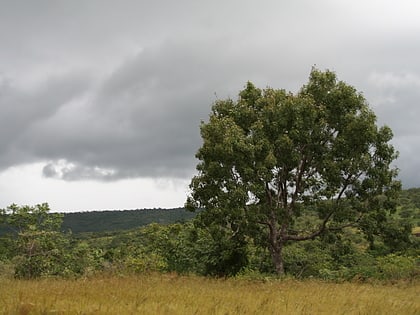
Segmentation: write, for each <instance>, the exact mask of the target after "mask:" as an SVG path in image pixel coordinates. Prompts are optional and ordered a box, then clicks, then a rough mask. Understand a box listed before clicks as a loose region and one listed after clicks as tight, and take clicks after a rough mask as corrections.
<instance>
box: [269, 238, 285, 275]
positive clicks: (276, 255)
mask: <svg viewBox="0 0 420 315" xmlns="http://www.w3.org/2000/svg"><path fill="white" fill-rule="evenodd" d="M278 245H280V244H278ZM271 256H272V259H273V264H274V268H275V270H276V273H277V275H278V276H283V275H284V261H283V246H282V245H280V246H277V248H273V249H272V252H271Z"/></svg>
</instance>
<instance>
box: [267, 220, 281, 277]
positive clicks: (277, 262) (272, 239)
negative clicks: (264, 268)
mask: <svg viewBox="0 0 420 315" xmlns="http://www.w3.org/2000/svg"><path fill="white" fill-rule="evenodd" d="M273 221H274V220H273ZM268 227H269V235H268V237H269V244H270V245H269V249H270V253H271V259H272V260H273V265H274V269H275V270H276V273H277V275H279V276H282V275H284V262H283V245H284V242H283V241H282V239H281V238H280V239H279V231H278V230H277V228H276V225H275V222H271V224H269V225H268Z"/></svg>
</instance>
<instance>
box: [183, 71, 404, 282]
mask: <svg viewBox="0 0 420 315" xmlns="http://www.w3.org/2000/svg"><path fill="white" fill-rule="evenodd" d="M201 136H202V138H203V145H202V147H201V148H200V149H199V150H198V153H197V154H196V157H197V158H198V159H199V160H200V162H199V164H198V165H197V170H198V175H197V176H195V177H194V178H193V179H192V181H191V184H190V189H191V194H190V196H189V198H188V200H187V203H186V206H187V208H189V209H198V208H204V209H205V211H203V212H202V213H201V214H200V216H199V217H200V218H201V220H202V221H203V222H206V224H208V225H213V226H216V227H219V228H220V229H224V230H226V229H228V230H229V231H230V235H231V237H232V238H234V237H236V235H238V234H242V235H246V236H250V237H252V238H254V239H255V240H257V241H258V240H261V244H262V245H263V246H267V248H268V249H269V251H270V254H271V257H272V261H273V265H274V268H275V270H276V272H277V273H278V274H283V273H284V262H283V248H284V246H285V245H286V244H287V243H288V242H292V241H304V240H309V239H314V238H315V237H317V236H319V235H321V234H322V233H324V232H326V231H334V230H340V229H342V228H344V227H346V226H351V225H358V224H360V223H362V222H368V221H371V220H379V221H380V220H383V219H384V218H386V213H387V211H393V210H394V209H395V205H396V204H395V201H394V199H395V197H396V194H397V192H398V190H399V189H400V184H399V182H397V181H395V180H394V178H395V176H396V174H397V172H396V170H395V169H392V168H391V167H390V164H391V162H392V161H393V160H394V159H395V158H396V156H397V154H396V152H395V150H394V148H393V147H392V145H390V144H389V141H390V140H391V138H392V132H391V130H390V128H388V127H386V126H385V127H380V128H378V127H377V126H376V117H375V115H374V113H373V112H372V110H370V109H369V106H368V104H367V102H366V100H365V99H364V98H363V96H362V95H361V94H360V93H358V92H357V91H356V90H355V89H354V88H353V87H352V86H349V85H347V84H346V83H344V82H342V81H338V80H337V78H336V75H335V74H334V73H333V72H330V71H326V72H321V71H319V70H317V69H312V71H311V74H310V77H309V82H308V84H306V85H305V86H303V87H302V89H301V90H300V91H299V92H298V93H297V94H292V93H288V92H286V91H284V90H275V89H271V88H267V89H264V90H261V89H258V88H256V87H255V86H254V85H253V84H252V83H250V82H248V84H247V85H246V87H245V89H244V90H243V91H241V92H240V93H239V98H238V100H237V101H233V100H230V99H227V100H218V101H216V102H215V104H214V105H213V107H212V112H211V114H210V119H209V122H207V123H202V125H201ZM308 218H310V220H307V219H308ZM305 220H306V221H305ZM361 226H363V228H364V229H366V230H367V229H369V225H368V224H364V225H363V224H362V225H361Z"/></svg>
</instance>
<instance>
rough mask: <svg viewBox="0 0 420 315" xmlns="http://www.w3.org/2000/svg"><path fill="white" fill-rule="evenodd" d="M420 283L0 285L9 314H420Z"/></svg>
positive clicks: (144, 279) (196, 280)
mask: <svg viewBox="0 0 420 315" xmlns="http://www.w3.org/2000/svg"><path fill="white" fill-rule="evenodd" d="M419 296H420V284H419V283H415V284H413V283H412V284H403V283H400V284H396V285H378V284H376V285H373V284H357V283H342V284H336V283H326V282H321V281H315V280H313V281H312V280H311V281H309V280H308V281H294V280H282V281H281V280H271V281H266V282H262V281H247V280H238V279H227V280H217V279H207V278H201V277H183V276H175V275H143V276H133V277H125V278H123V277H96V278H88V279H79V280H54V279H44V280H37V281H18V280H12V279H0V313H1V314H407V315H408V314H420V299H419Z"/></svg>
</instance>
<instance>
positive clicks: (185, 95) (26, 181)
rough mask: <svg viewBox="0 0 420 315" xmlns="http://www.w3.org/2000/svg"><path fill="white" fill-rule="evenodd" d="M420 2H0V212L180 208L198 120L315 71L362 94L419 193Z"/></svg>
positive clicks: (408, 183) (295, 84)
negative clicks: (219, 104) (244, 93)
mask: <svg viewBox="0 0 420 315" xmlns="http://www.w3.org/2000/svg"><path fill="white" fill-rule="evenodd" d="M419 16H420V2H419V1H417V0H401V1H390V0H370V1H362V0H352V1H349V0H342V1H336V0H318V1H313V0H297V1H279V0H272V1H266V0H261V1H247V0H229V1H227V0H223V1H219V0H212V1H200V0H177V1H169V0H167V1H162V0H118V1H117V0H114V1H111V0H71V1H70V0H68V1H66V0H33V1H32V0H0V208H3V207H6V206H7V205H9V204H11V203H17V204H36V203H40V202H48V203H49V204H50V206H51V208H52V210H53V211H60V212H61V211H86V210H95V209H96V210H99V209H102V210H105V209H136V208H153V207H156V208H157V207H162V208H169V207H178V206H182V205H183V203H184V201H185V198H186V193H187V191H188V187H187V186H188V183H189V180H190V178H191V176H193V175H194V174H195V165H196V163H197V161H196V160H195V159H194V154H195V152H196V151H197V149H198V148H199V146H200V142H201V140H200V136H199V125H200V121H201V120H206V119H207V117H208V114H209V112H210V107H211V105H212V103H213V102H214V101H215V100H216V98H227V97H231V98H236V96H237V93H238V91H239V90H240V89H241V88H242V87H243V86H244V85H245V83H246V81H248V80H250V81H252V82H254V83H255V84H256V85H257V86H259V87H262V88H264V87H266V86H271V87H274V88H285V89H287V90H290V91H293V92H296V91H297V90H298V89H299V88H300V87H301V86H302V85H303V84H304V83H306V81H307V79H308V75H309V72H310V70H311V67H312V66H313V65H316V66H317V67H318V68H319V69H321V70H324V69H330V70H333V71H335V72H336V73H337V75H338V77H339V79H341V80H344V81H346V82H347V83H349V84H351V85H354V86H355V87H356V88H357V89H358V90H359V91H361V92H363V94H364V95H365V97H366V99H367V100H368V102H369V103H370V105H371V107H372V108H373V109H374V111H375V112H376V114H377V116H378V122H379V124H381V125H382V124H387V125H389V126H390V127H391V128H392V129H393V131H394V139H393V144H394V145H395V147H396V148H397V149H398V151H399V152H400V158H399V159H398V160H397V161H396V165H397V166H398V167H399V168H400V170H401V171H400V179H401V180H402V181H403V184H404V187H406V188H408V187H420V178H419V177H418V173H419V170H420V159H419V156H420V124H419V123H418V122H417V121H418V119H419V118H420V106H419V105H420V104H419V102H420V58H419V56H420V19H419Z"/></svg>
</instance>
